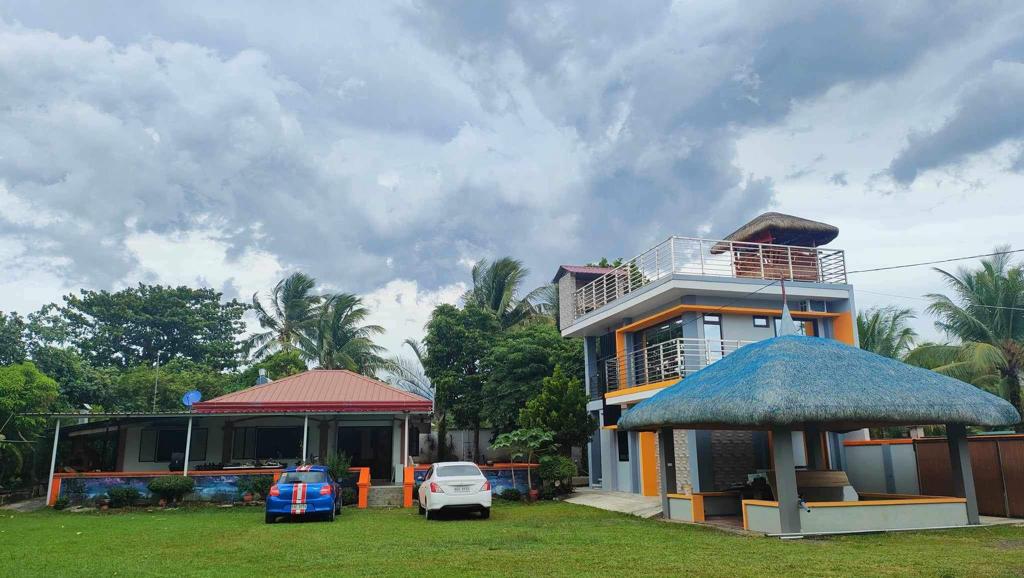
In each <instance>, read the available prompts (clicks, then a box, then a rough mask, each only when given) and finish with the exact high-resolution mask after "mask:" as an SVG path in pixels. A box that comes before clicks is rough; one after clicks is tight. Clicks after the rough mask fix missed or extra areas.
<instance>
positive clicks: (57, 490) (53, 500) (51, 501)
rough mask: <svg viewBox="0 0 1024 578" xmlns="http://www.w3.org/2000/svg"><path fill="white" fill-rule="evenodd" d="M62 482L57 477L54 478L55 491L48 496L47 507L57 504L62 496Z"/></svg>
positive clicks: (51, 491)
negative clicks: (58, 498)
mask: <svg viewBox="0 0 1024 578" xmlns="http://www.w3.org/2000/svg"><path fill="white" fill-rule="evenodd" d="M60 481H61V478H58V477H57V476H56V475H55V476H53V489H52V490H50V495H49V496H46V505H47V506H53V505H55V504H56V503H57V497H58V496H60Z"/></svg>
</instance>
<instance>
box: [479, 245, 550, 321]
mask: <svg viewBox="0 0 1024 578" xmlns="http://www.w3.org/2000/svg"><path fill="white" fill-rule="evenodd" d="M528 274H529V270H528V269H527V268H526V267H524V266H523V263H522V261H518V260H516V259H513V258H511V257H502V258H501V259H498V260H497V261H495V262H493V263H489V262H488V261H487V260H486V259H481V260H479V261H477V262H476V264H475V265H473V287H472V288H471V289H470V290H469V291H467V292H466V294H465V295H463V300H464V301H466V302H467V303H470V302H472V303H475V304H477V305H479V306H480V307H483V308H485V309H489V310H491V311H493V312H494V313H495V314H497V315H498V319H499V320H500V321H501V326H502V328H503V329H504V328H507V327H511V326H513V325H515V324H517V323H520V322H522V321H524V320H526V319H528V318H530V317H532V316H534V315H535V314H536V313H537V311H536V309H535V308H534V306H533V303H532V301H533V300H534V299H536V298H537V297H538V296H539V292H540V291H542V290H543V287H541V288H538V289H534V290H533V291H531V292H530V293H528V294H527V295H526V296H525V297H523V298H522V299H520V298H519V297H518V292H519V288H520V285H522V283H523V281H524V280H525V279H526V276H527V275H528Z"/></svg>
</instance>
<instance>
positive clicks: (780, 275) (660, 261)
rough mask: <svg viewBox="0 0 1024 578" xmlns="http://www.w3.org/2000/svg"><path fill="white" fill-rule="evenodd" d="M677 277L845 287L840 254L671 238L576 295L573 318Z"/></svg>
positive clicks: (779, 246) (800, 248) (829, 250)
mask: <svg viewBox="0 0 1024 578" xmlns="http://www.w3.org/2000/svg"><path fill="white" fill-rule="evenodd" d="M672 275H694V276H705V277H719V278H721V277H725V278H737V279H764V280H779V279H784V280H786V281H799V282H808V283H821V284H837V285H839V284H846V257H845V254H844V253H843V251H842V250H840V249H822V248H816V247H796V246H791V245H770V244H764V243H746V242H738V241H721V240H711V239H696V238H689V237H670V238H669V239H666V240H665V241H663V242H662V243H660V244H658V245H657V246H655V247H654V248H652V249H649V250H648V251H646V252H644V253H643V254H641V255H639V256H637V257H634V258H633V259H630V260H628V261H626V262H625V263H623V264H622V265H620V266H619V267H616V268H615V269H613V270H612V271H611V272H609V273H606V274H605V275H602V276H601V277H598V278H597V279H595V280H594V281H592V282H590V283H588V284H587V285H584V286H583V287H580V288H579V289H577V290H576V293H575V296H574V302H575V308H574V311H573V319H579V318H580V317H583V316H584V315H586V314H588V313H590V312H592V311H596V310H598V309H600V308H602V307H604V306H606V305H608V304H610V303H612V302H614V301H615V300H617V299H621V298H623V297H625V296H626V295H629V294H630V293H633V292H634V291H637V290H639V289H642V288H644V287H646V286H648V285H650V284H652V283H654V282H656V281H658V280H660V279H663V278H665V277H669V276H672Z"/></svg>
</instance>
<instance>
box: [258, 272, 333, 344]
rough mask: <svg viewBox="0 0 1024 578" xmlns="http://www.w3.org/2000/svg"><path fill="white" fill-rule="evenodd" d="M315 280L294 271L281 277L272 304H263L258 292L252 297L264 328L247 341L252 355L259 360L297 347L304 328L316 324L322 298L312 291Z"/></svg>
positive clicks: (275, 287)
mask: <svg viewBox="0 0 1024 578" xmlns="http://www.w3.org/2000/svg"><path fill="white" fill-rule="evenodd" d="M315 287H316V280H315V279H313V278H312V277H310V276H309V275H306V274H305V273H301V272H295V273H292V274H291V275H290V276H288V277H287V278H285V279H282V280H280V281H279V282H278V283H277V285H275V286H274V289H273V290H272V291H271V292H270V305H269V306H264V305H263V302H261V301H260V298H259V294H258V293H254V294H253V296H252V308H253V310H254V311H256V318H257V320H258V321H259V323H260V327H261V328H263V329H264V330H265V331H262V332H259V333H256V334H254V335H252V336H251V337H250V338H249V339H248V340H246V346H247V348H248V350H249V352H250V355H252V357H254V358H256V359H260V358H262V357H264V356H266V355H268V354H270V353H273V352H274V351H278V350H281V349H286V350H287V349H293V348H295V347H297V346H298V343H299V342H300V341H301V339H302V334H303V332H304V331H306V330H308V329H309V328H310V327H312V326H313V325H314V324H315V323H316V314H315V307H316V305H318V304H319V303H320V302H321V300H322V298H321V297H320V296H319V295H315V294H314V293H313V289H314V288H315Z"/></svg>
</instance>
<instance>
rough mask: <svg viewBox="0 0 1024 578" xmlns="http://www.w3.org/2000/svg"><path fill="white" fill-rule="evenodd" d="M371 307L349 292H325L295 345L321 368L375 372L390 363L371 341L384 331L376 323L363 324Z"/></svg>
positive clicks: (368, 373)
mask: <svg viewBox="0 0 1024 578" xmlns="http://www.w3.org/2000/svg"><path fill="white" fill-rule="evenodd" d="M369 314H370V310H369V309H367V308H366V307H364V306H363V301H362V299H360V298H359V297H358V296H356V295H352V294H350V293H338V294H336V295H328V296H326V297H325V298H324V299H323V301H322V302H321V303H320V304H319V305H317V306H316V308H315V311H314V319H313V322H312V323H310V324H308V326H306V327H304V328H303V330H302V332H301V335H300V338H299V341H298V349H299V352H300V353H302V356H303V357H305V358H306V359H307V360H308V361H312V362H313V363H315V364H316V365H317V366H319V367H320V368H321V369H348V370H350V371H354V372H356V373H361V374H363V375H370V376H374V375H376V373H377V372H378V371H380V370H383V369H388V368H390V367H391V364H390V363H389V362H388V360H386V359H384V357H383V356H382V354H383V353H384V348H383V347H381V346H379V345H377V344H376V343H374V342H373V337H374V336H375V335H380V334H382V333H384V328H383V327H381V326H379V325H362V323H363V321H365V320H366V318H367V317H368V316H369Z"/></svg>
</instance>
